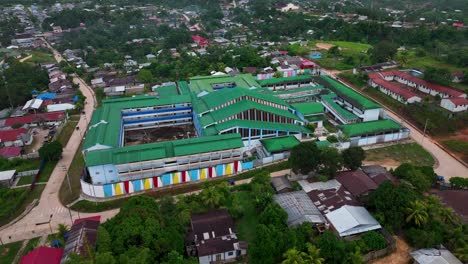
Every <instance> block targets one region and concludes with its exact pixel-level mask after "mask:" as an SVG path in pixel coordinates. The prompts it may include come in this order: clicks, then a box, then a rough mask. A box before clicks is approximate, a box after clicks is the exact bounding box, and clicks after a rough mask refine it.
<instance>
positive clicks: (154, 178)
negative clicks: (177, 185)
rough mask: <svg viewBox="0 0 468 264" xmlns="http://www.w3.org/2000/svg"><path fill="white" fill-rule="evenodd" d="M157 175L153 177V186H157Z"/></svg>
mask: <svg viewBox="0 0 468 264" xmlns="http://www.w3.org/2000/svg"><path fill="white" fill-rule="evenodd" d="M158 187H159V186H158V177H153V188H158Z"/></svg>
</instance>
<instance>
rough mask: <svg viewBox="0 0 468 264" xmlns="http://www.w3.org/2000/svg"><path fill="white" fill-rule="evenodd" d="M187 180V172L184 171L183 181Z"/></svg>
mask: <svg viewBox="0 0 468 264" xmlns="http://www.w3.org/2000/svg"><path fill="white" fill-rule="evenodd" d="M186 181H187V172H186V171H183V172H182V182H186Z"/></svg>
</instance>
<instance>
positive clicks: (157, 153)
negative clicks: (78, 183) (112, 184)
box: [85, 134, 244, 166]
mask: <svg viewBox="0 0 468 264" xmlns="http://www.w3.org/2000/svg"><path fill="white" fill-rule="evenodd" d="M243 146H244V145H243V143H242V140H241V137H240V135H239V134H228V135H217V136H205V137H200V138H191V139H181V140H177V141H167V142H159V143H151V144H143V145H134V146H127V147H121V148H116V149H106V150H98V151H92V152H88V153H86V154H85V161H86V165H87V166H97V165H105V164H125V163H132V162H138V161H145V160H157V159H164V158H170V157H179V156H186V155H194V154H199V153H206V152H212V151H221V150H227V149H235V148H241V147H243Z"/></svg>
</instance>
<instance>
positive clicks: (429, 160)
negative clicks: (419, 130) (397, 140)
mask: <svg viewBox="0 0 468 264" xmlns="http://www.w3.org/2000/svg"><path fill="white" fill-rule="evenodd" d="M384 159H392V160H394V161H396V162H400V163H404V162H407V163H412V164H414V165H417V166H430V167H432V166H434V158H433V157H432V156H431V154H429V152H427V151H426V150H425V149H423V148H422V147H421V146H420V145H418V144H417V143H409V144H399V145H392V146H388V147H383V148H377V149H370V150H367V151H366V160H368V161H379V160H384Z"/></svg>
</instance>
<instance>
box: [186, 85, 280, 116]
mask: <svg viewBox="0 0 468 264" xmlns="http://www.w3.org/2000/svg"><path fill="white" fill-rule="evenodd" d="M244 95H246V96H250V97H253V98H256V99H260V100H265V101H268V102H272V103H276V104H279V105H284V106H287V107H289V105H288V104H287V103H285V102H284V101H283V100H281V99H279V98H277V97H274V96H273V95H269V94H263V93H260V92H258V91H256V90H249V89H245V88H240V87H236V88H225V89H221V90H219V91H215V92H211V93H209V94H206V95H204V96H201V97H197V99H195V100H194V101H193V108H194V110H195V112H197V114H201V113H204V112H207V111H209V110H211V109H213V108H215V107H217V106H220V105H222V104H224V103H225V102H229V101H231V100H234V99H237V98H239V97H242V96H244Z"/></svg>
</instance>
